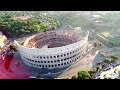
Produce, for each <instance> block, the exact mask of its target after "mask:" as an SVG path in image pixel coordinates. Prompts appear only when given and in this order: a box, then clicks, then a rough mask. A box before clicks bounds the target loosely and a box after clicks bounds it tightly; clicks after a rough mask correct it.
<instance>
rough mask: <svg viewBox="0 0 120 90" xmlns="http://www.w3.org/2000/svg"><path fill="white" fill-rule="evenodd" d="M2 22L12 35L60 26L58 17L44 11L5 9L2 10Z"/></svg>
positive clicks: (0, 20)
mask: <svg viewBox="0 0 120 90" xmlns="http://www.w3.org/2000/svg"><path fill="white" fill-rule="evenodd" d="M27 15H29V16H30V17H31V18H29V19H27V20H22V19H19V20H16V19H14V18H15V17H19V16H27ZM0 24H1V26H2V27H4V28H5V29H6V30H8V31H10V32H11V34H12V35H11V36H15V37H16V36H21V35H25V34H28V33H32V32H41V31H46V30H51V29H52V30H54V29H56V28H57V27H59V26H60V22H59V20H58V19H57V18H55V17H53V16H51V15H50V14H47V13H46V14H44V13H43V12H33V11H32V12H24V11H14V12H12V11H10V12H8V11H5V12H0Z"/></svg>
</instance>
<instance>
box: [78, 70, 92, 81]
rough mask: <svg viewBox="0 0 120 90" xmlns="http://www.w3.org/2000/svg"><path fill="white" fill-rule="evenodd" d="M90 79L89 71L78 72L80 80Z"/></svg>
mask: <svg viewBox="0 0 120 90" xmlns="http://www.w3.org/2000/svg"><path fill="white" fill-rule="evenodd" d="M89 78H90V74H89V73H88V71H79V72H78V79H89Z"/></svg>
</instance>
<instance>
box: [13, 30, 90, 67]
mask: <svg viewBox="0 0 120 90" xmlns="http://www.w3.org/2000/svg"><path fill="white" fill-rule="evenodd" d="M45 35H47V34H44V33H42V34H37V35H34V36H31V37H30V38H28V39H27V40H26V41H25V43H24V45H20V44H19V43H18V42H17V41H15V43H16V45H17V48H18V51H19V53H20V55H21V58H22V60H23V62H24V63H25V64H27V65H29V66H31V67H34V68H47V69H53V68H62V67H66V66H69V65H72V64H73V63H75V62H77V61H78V60H80V58H81V57H82V56H83V55H84V54H85V53H86V47H87V43H88V35H89V32H88V33H87V35H86V36H85V37H83V38H82V39H80V40H78V39H79V38H78V37H75V35H73V36H74V37H72V38H70V37H68V36H69V34H68V36H67V35H66V36H64V35H65V34H64V35H56V34H55V33H54V34H50V35H47V37H46V38H45ZM36 36H37V37H36ZM63 37H64V38H63ZM51 38H54V40H53V39H51ZM76 38H78V39H76ZM55 39H56V40H55ZM51 40H53V41H51ZM77 40H78V41H77ZM33 41H34V42H33ZM52 43H55V46H53V45H54V44H53V45H52ZM60 43H61V44H60ZM46 44H47V46H46ZM65 44H67V45H65ZM44 45H45V46H44ZM50 45H51V46H50ZM60 46H61V47H60Z"/></svg>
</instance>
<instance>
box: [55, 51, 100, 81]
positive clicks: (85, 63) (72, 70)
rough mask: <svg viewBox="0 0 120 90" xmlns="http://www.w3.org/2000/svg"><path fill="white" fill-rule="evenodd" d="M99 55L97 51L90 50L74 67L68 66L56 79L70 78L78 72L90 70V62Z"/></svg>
mask: <svg viewBox="0 0 120 90" xmlns="http://www.w3.org/2000/svg"><path fill="white" fill-rule="evenodd" d="M98 53H99V50H94V49H91V50H90V51H89V53H88V54H87V55H86V56H84V58H82V59H81V60H79V61H78V62H77V63H75V64H74V65H72V66H70V67H69V68H68V69H67V70H65V71H64V72H63V73H62V74H61V75H60V76H58V77H57V79H64V78H71V77H72V76H73V75H75V74H77V73H78V72H79V71H80V70H90V69H92V63H91V62H92V61H93V60H94V58H95V57H96V55H97V54H98Z"/></svg>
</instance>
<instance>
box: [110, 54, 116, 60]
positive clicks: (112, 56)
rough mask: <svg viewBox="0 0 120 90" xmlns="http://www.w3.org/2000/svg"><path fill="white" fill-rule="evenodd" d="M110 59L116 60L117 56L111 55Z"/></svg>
mask: <svg viewBox="0 0 120 90" xmlns="http://www.w3.org/2000/svg"><path fill="white" fill-rule="evenodd" d="M110 57H111V58H113V59H118V56H117V55H115V54H112V55H111V56H110Z"/></svg>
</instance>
